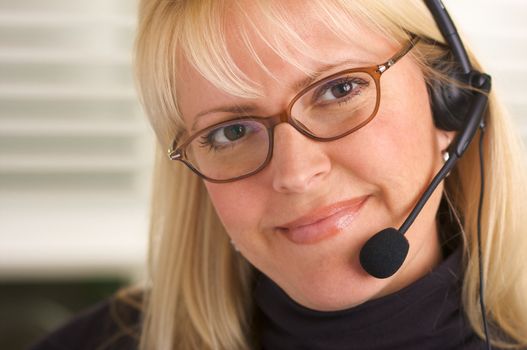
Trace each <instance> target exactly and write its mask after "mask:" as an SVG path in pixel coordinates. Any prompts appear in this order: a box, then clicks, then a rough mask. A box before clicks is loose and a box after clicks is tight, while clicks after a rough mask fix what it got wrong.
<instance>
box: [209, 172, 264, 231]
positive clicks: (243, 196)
mask: <svg viewBox="0 0 527 350" xmlns="http://www.w3.org/2000/svg"><path fill="white" fill-rule="evenodd" d="M205 187H206V188H207V191H208V192H209V196H210V198H211V201H212V203H213V205H214V208H215V209H216V212H217V214H218V216H219V218H220V220H221V222H222V223H223V226H224V227H225V229H226V230H227V233H228V234H229V236H230V237H231V238H232V239H234V240H236V241H238V240H239V238H240V237H247V236H248V235H249V233H250V232H254V231H255V230H257V229H258V227H259V222H260V218H262V215H263V211H264V205H263V203H265V201H264V200H262V199H263V198H264V197H263V196H265V194H264V193H260V192H258V190H257V188H258V187H257V186H251V184H250V179H246V180H241V181H238V182H233V183H227V184H213V183H207V182H205Z"/></svg>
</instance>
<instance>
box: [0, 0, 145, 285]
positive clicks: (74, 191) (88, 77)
mask: <svg viewBox="0 0 527 350" xmlns="http://www.w3.org/2000/svg"><path fill="white" fill-rule="evenodd" d="M135 22H136V19H135V1H130V0H96V1H94V0H91V1H71V0H47V1H40V0H16V1H15V0H12V1H8V0H0V228H1V229H0V241H1V242H2V243H1V244H0V275H4V276H9V277H23V276H29V277H45V276H50V277H54V276H56V275H57V274H61V275H64V274H66V275H71V276H72V277H73V276H77V277H78V276H81V275H93V274H97V275H100V274H110V275H115V274H124V275H129V274H133V273H135V272H136V271H137V269H138V267H139V266H140V265H141V263H142V260H143V258H144V252H145V241H146V239H145V236H146V234H147V212H148V210H147V203H148V200H147V199H148V195H147V193H148V188H147V186H148V182H149V180H148V177H149V172H150V168H151V153H152V148H153V146H152V144H153V141H152V139H151V135H150V133H149V132H148V127H147V125H146V123H145V122H144V118H143V116H142V115H141V111H140V107H139V105H138V102H137V98H136V94H135V91H134V88H133V79H132V72H131V48H132V43H133V35H134V30H135Z"/></svg>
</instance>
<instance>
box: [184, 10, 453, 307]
mask: <svg viewBox="0 0 527 350" xmlns="http://www.w3.org/2000/svg"><path fill="white" fill-rule="evenodd" d="M314 17H315V16H311V15H310V13H309V12H307V13H306V12H304V13H302V15H299V16H298V17H297V18H296V20H295V23H294V26H295V28H297V29H298V31H299V32H300V33H301V35H302V37H303V38H304V40H305V41H306V42H307V43H308V44H309V45H310V46H311V47H315V48H318V50H317V51H316V55H318V57H314V58H313V57H307V56H303V55H302V54H297V55H296V58H297V59H298V60H299V61H301V62H302V63H303V65H305V66H307V67H309V68H310V69H312V70H314V71H316V72H318V73H320V74H322V76H327V75H329V74H331V73H335V72H338V71H340V70H343V69H346V68H353V67H364V66H372V65H375V64H380V63H383V62H385V61H386V60H387V59H388V58H390V57H391V56H392V55H393V54H394V53H395V52H397V51H398V50H399V49H400V47H398V46H394V45H393V44H391V43H390V42H389V41H387V40H386V39H385V38H383V37H381V36H379V35H378V34H376V33H374V32H371V31H369V30H368V29H366V28H365V27H360V26H357V28H355V27H350V28H352V29H353V28H355V29H353V30H355V31H357V33H356V35H354V36H353V37H355V38H356V40H354V41H353V42H348V41H346V42H344V41H341V40H339V39H338V38H337V37H336V36H335V34H334V33H332V32H331V31H330V30H329V29H327V27H326V26H325V25H323V24H322V23H317V20H316V19H314ZM302 28H309V31H307V30H303V29H302ZM251 39H252V44H253V45H254V47H255V49H256V51H257V54H258V55H259V57H260V58H261V59H262V62H263V64H264V65H265V67H266V68H267V69H268V70H270V71H271V72H272V73H273V75H274V76H275V77H280V79H279V80H277V79H274V78H273V77H272V76H270V75H269V74H268V73H267V72H266V71H265V70H264V69H262V68H261V67H260V66H259V65H258V64H256V63H255V62H254V60H253V59H252V58H251V56H250V55H249V54H248V53H247V52H246V50H243V49H242V47H243V45H237V44H236V43H237V41H236V40H237V39H236V38H234V37H231V38H229V40H230V41H229V43H230V48H231V50H230V52H231V54H232V56H233V58H234V60H235V61H236V63H237V64H238V65H239V67H240V68H241V70H242V71H243V72H244V73H245V74H246V75H247V76H248V77H249V78H250V79H252V80H253V81H255V82H257V83H258V84H260V85H261V87H262V88H263V91H264V92H265V97H263V98H258V99H249V100H248V99H244V98H240V97H235V96H232V95H229V94H227V93H225V92H223V91H221V90H220V89H218V88H216V87H215V86H213V85H212V84H211V83H210V82H208V81H207V80H205V79H204V78H203V77H202V76H201V75H200V74H199V73H198V72H197V71H196V70H194V69H193V68H191V66H190V65H188V64H186V65H185V64H184V63H183V67H181V68H182V69H181V71H182V72H183V73H182V75H181V76H180V77H179V80H180V81H179V86H180V88H179V96H178V100H179V104H180V108H181V112H182V114H183V116H184V121H185V123H186V125H187V126H188V127H189V128H190V126H191V125H193V124H194V122H195V121H196V117H195V116H196V115H197V114H200V113H201V112H203V111H206V110H211V109H214V108H216V107H219V106H222V107H224V106H235V105H247V104H251V105H252V106H253V109H254V110H255V111H252V113H251V115H259V116H270V115H275V114H277V113H280V112H282V111H283V110H284V108H286V107H287V105H288V104H289V102H290V100H291V99H292V98H293V97H294V96H295V95H296V93H298V89H295V88H292V86H295V84H297V83H298V82H299V81H303V80H305V79H306V74H305V73H303V72H302V71H300V70H298V69H297V68H295V67H294V66H292V65H291V64H289V63H287V62H286V61H284V60H283V59H281V58H280V57H279V56H277V55H276V54H275V53H274V52H273V51H272V50H271V49H269V48H268V47H267V46H266V45H265V44H264V43H263V42H262V41H261V40H260V39H259V38H257V36H256V35H255V36H253V37H252V38H251ZM328 60H330V61H331V62H330V63H333V64H335V66H334V67H330V68H329V69H328V68H327V65H326V63H327V61H328ZM321 61H324V66H325V67H324V69H323V68H322V67H321V66H322V65H321V63H320V62H321ZM343 61H347V63H345V64H339V63H338V62H343ZM350 62H351V63H350ZM322 69H323V71H322ZM381 96H382V97H381V104H380V108H379V111H378V113H377V115H376V117H375V118H374V119H373V120H372V121H371V122H370V123H369V124H367V125H366V126H365V127H363V128H362V129H360V130H358V131H356V132H355V133H353V134H351V135H349V136H346V137H344V138H341V139H339V140H336V141H331V142H317V141H314V140H311V139H309V138H307V137H306V136H304V135H302V134H300V133H299V132H298V131H296V130H295V129H294V128H293V127H292V126H291V125H289V124H286V123H282V124H279V125H278V126H277V127H276V128H275V139H274V151H273V158H272V160H271V162H270V164H269V165H268V166H267V167H266V168H264V169H263V170H262V171H261V172H259V173H257V174H255V175H253V176H251V177H248V178H245V179H243V180H239V181H235V182H232V183H226V184H214V183H210V182H205V185H206V187H207V189H208V192H209V194H210V197H211V199H212V202H213V204H214V206H215V208H216V211H217V213H218V215H219V217H220V219H221V221H222V222H223V224H224V226H225V228H226V230H227V232H228V234H229V236H230V238H231V239H232V241H233V242H234V243H235V244H236V246H237V248H238V249H239V252H240V254H242V255H243V256H244V257H245V258H246V259H247V260H249V261H250V262H251V263H252V264H253V265H254V266H255V267H256V268H258V269H259V270H260V271H262V272H263V273H265V274H266V275H267V276H269V277H270V278H271V279H273V280H274V281H275V282H276V283H277V284H278V285H280V286H281V287H282V289H284V291H285V292H286V293H287V294H288V295H289V296H290V297H292V298H293V299H294V300H296V301H297V302H298V303H300V304H302V305H304V306H306V307H309V308H312V309H317V310H336V309H342V308H347V307H351V306H354V305H357V304H360V303H362V302H364V301H366V300H369V299H372V298H377V297H379V296H382V295H385V294H388V293H391V292H394V291H396V290H398V289H400V288H402V287H404V286H406V285H408V284H409V283H411V282H413V281H414V280H416V279H418V278H419V277H421V276H422V275H424V274H426V273H427V272H428V271H429V270H430V269H431V268H432V267H433V266H435V265H436V264H437V263H438V261H439V260H440V259H441V255H440V249H439V243H438V237H437V228H436V222H435V214H436V212H437V208H438V205H439V200H440V194H441V188H442V187H441V186H439V188H438V189H437V190H436V191H435V193H434V195H433V196H432V197H431V199H430V200H429V202H428V203H427V205H426V206H425V207H424V209H423V211H422V212H421V214H420V215H419V216H418V218H417V220H416V221H415V223H414V224H413V225H412V227H411V228H410V230H409V231H408V232H407V233H406V237H407V239H408V240H409V242H410V251H409V254H408V258H407V259H406V261H405V263H404V265H403V266H402V268H401V269H400V270H399V271H398V272H397V273H396V274H395V275H394V276H392V277H390V278H387V279H376V278H374V277H371V276H369V275H368V274H366V273H365V272H364V270H363V269H362V268H361V266H360V263H359V258H358V257H359V252H360V249H361V247H362V246H363V245H364V243H365V242H366V241H367V240H368V239H369V238H370V237H371V236H373V235H374V234H375V233H376V232H378V231H380V230H382V229H384V228H387V227H396V228H397V227H399V226H400V225H401V224H402V222H403V221H404V219H405V218H406V216H407V215H408V213H409V212H410V210H411V209H412V208H413V206H414V204H415V203H416V201H417V199H418V198H419V196H420V194H421V193H422V192H423V191H424V189H425V188H426V187H427V185H428V184H429V182H430V180H431V179H432V177H433V176H434V175H435V173H436V171H437V170H438V169H439V168H440V166H441V165H442V157H441V151H442V150H444V149H445V148H446V147H447V146H448V142H449V139H450V136H451V135H449V134H447V133H446V132H444V131H439V130H438V129H436V128H435V127H434V125H433V121H432V115H431V111H430V104H429V100H428V95H427V89H426V86H425V81H424V78H423V74H422V72H421V70H420V68H419V67H418V65H417V64H416V63H415V62H414V61H413V59H412V58H411V56H410V55H407V56H405V57H404V58H403V59H402V60H400V61H399V62H398V63H397V64H396V65H395V66H393V67H392V68H390V70H388V71H387V72H386V73H384V74H383V76H382V78H381ZM229 116H230V115H228V114H227V113H209V114H205V115H204V116H201V117H200V118H199V122H198V123H197V124H198V125H200V127H199V128H202V127H204V126H208V125H210V124H212V123H214V122H215V121H217V120H218V118H221V119H222V120H223V119H225V118H226V117H229ZM237 116H239V115H232V117H237Z"/></svg>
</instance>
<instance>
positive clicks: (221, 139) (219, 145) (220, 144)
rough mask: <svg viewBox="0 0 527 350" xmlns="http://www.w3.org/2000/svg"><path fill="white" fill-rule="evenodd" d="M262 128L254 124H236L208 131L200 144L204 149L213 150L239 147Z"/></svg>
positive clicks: (201, 138)
mask: <svg viewBox="0 0 527 350" xmlns="http://www.w3.org/2000/svg"><path fill="white" fill-rule="evenodd" d="M260 128H261V127H258V125H257V123H254V122H252V123H251V122H236V123H233V124H229V125H224V126H221V127H218V128H216V129H213V130H210V131H208V132H207V133H205V134H204V135H202V136H201V137H200V138H199V139H200V141H199V142H200V144H201V146H202V147H208V148H209V149H212V150H221V149H224V148H226V147H229V148H233V147H239V146H241V145H242V144H243V143H244V142H245V140H246V139H247V138H248V137H251V135H252V134H254V133H256V132H257V131H258V130H259V129H260Z"/></svg>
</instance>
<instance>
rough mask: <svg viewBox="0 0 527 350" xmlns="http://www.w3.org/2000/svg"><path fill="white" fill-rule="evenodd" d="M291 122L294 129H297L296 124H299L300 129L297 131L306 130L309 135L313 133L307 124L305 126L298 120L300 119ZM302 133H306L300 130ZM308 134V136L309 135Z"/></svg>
mask: <svg viewBox="0 0 527 350" xmlns="http://www.w3.org/2000/svg"><path fill="white" fill-rule="evenodd" d="M292 124H293V127H294V128H295V129H297V130H298V126H300V127H301V128H302V130H298V131H300V132H302V131H307V132H308V133H309V134H310V135H314V134H313V131H311V130H310V129H309V128H308V127H307V126H305V125H304V124H303V123H302V122H300V121H298V120H295V121H293V122H292ZM295 124H296V125H295ZM302 134H304V135H306V133H305V132H302ZM310 135H308V136H310Z"/></svg>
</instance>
